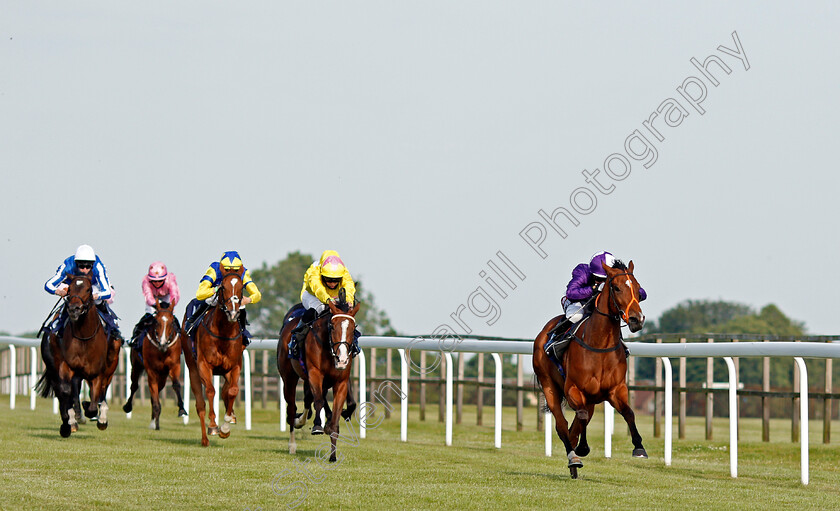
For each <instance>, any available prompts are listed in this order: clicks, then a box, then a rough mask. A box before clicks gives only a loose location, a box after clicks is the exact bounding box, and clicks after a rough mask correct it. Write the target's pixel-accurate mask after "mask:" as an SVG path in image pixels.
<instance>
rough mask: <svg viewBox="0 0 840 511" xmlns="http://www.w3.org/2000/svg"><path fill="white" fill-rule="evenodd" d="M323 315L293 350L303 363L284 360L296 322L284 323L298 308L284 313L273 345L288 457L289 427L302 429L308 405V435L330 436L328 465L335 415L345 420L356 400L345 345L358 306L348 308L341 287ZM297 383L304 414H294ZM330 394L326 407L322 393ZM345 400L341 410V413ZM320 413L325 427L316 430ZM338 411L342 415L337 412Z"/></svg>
mask: <svg viewBox="0 0 840 511" xmlns="http://www.w3.org/2000/svg"><path fill="white" fill-rule="evenodd" d="M327 304H328V306H329V312H328V313H327V314H324V315H322V316H320V317H319V318H317V319H316V320H315V321H314V322H313V323H312V328H311V330H310V331H309V333H308V335H307V336H306V339H305V340H304V342H303V343H302V344H301V345H300V346H298V349H299V350H300V353H301V358H302V359H303V360H302V362H303V363H301V361H300V360H295V359H293V358H291V357H290V356H289V341H290V340H291V338H292V331H293V330H294V329H295V327H296V326H297V325H298V322H299V321H300V318H293V319H288V318H289V316H290V315H291V313H292V312H294V311H295V310H296V309H297V308H299V307H300V305H297V306H295V307H293V308H292V310H290V311H289V314H287V320H285V321H284V322H283V327H282V329H281V330H280V340H279V341H278V343H277V370H278V371H279V372H280V377H281V378H283V386H284V387H283V395H284V397H285V398H286V422H287V423H288V424H289V431H290V432H289V454H295V451H296V449H297V443H296V442H295V429H299V428H302V427H303V426H304V424H306V420H307V418H308V417H309V416H310V415H311V414H312V412H311V409H310V408H311V405H312V403H313V402H314V404H315V419H314V421H315V422H314V425H313V427H312V434H313V435H318V434H322V433H324V432H326V433H327V434H328V435H330V443H331V444H332V449H331V452H330V461H333V462H334V461H336V447H335V444H336V439H337V438H338V432H339V422H338V417H339V413H340V415H341V417H343V418H344V420H350V417H352V416H353V412H354V411H355V410H356V400H355V399H354V397H353V392H352V391H351V385H350V376H351V374H352V373H353V356H352V355H351V352H350V347H351V345H352V343H353V332H354V331H355V330H356V318H355V316H356V313H357V312H359V307H360V306H361V303H359V302H358V301H357V302H356V303H355V305H354V306H353V307H352V308H350V306H349V304H348V303H347V301H346V295H345V291H344V288H342V289H341V290H340V291H339V295H338V304H337V305H336V303H335V302H333V301H332V300H331V301H329V302H327ZM299 379H302V380H303V387H304V412H303V413H302V414H300V415H299V416H298V415H297V414H296V411H297V406H296V404H295V394H296V390H297V382H298V380H299ZM330 388H332V390H333V406H332V410H330V407H329V405H328V404H327V400H326V394H327V390H329V389H330ZM345 402H346V404H347V409H346V410H343V408H344V405H345ZM322 409H324V410H325V414H326V416H327V423H326V425H325V427H324V428H321V425H320V424H321V410H322ZM342 410H343V411H342Z"/></svg>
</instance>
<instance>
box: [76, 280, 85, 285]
mask: <svg viewBox="0 0 840 511" xmlns="http://www.w3.org/2000/svg"><path fill="white" fill-rule="evenodd" d="M83 283H84V280H77V281H76V285H77V286H81V285H82V284H83Z"/></svg>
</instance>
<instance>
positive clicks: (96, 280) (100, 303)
mask: <svg viewBox="0 0 840 511" xmlns="http://www.w3.org/2000/svg"><path fill="white" fill-rule="evenodd" d="M76 275H85V276H88V277H90V280H91V285H92V290H91V291H92V293H93V300H94V302H95V303H96V308H97V309H99V312H100V317H102V319H103V321H105V324H106V326H107V327H108V330H109V335H110V336H112V337H115V338H119V339H122V334H120V328H119V323H118V321H117V320H119V318H118V317H117V315H116V314H114V311H113V310H111V308H110V307H109V306H108V303H109V302H110V301H113V299H112V296H113V289H112V288H111V283H110V282H109V281H108V272H107V271H106V270H105V265H104V264H103V263H102V260H101V259H99V256H98V255H97V254H96V252H94V250H93V247H91V246H90V245H79V248H77V249H76V253H75V254H73V255H71V256H70V257H68V258H67V259H65V260H64V261H63V262H62V263H61V264H60V265H59V266H58V269H57V270H56V272H55V275H53V276H52V278H51V279H49V280H48V281H47V282H46V283H45V284H44V290H46V291H47V293H50V294H52V295H58V296H62V297H63V296H66V295H67V289H68V288H69V286H68V284H67V281H68V280H70V279H71V278H73V277H74V276H76ZM66 320H67V308H66V307H64V306H63V305H62V308H61V313H60V314H59V318H58V320H57V321H54V322H53V323H51V325H50V330H52V331H53V332H54V333H57V334H59V333H60V332H61V330H62V329H63V326H64V322H65V321H66Z"/></svg>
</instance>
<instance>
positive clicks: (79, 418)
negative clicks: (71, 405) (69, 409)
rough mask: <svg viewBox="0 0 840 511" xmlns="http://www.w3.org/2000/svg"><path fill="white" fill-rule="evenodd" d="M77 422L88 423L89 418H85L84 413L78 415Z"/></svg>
mask: <svg viewBox="0 0 840 511" xmlns="http://www.w3.org/2000/svg"><path fill="white" fill-rule="evenodd" d="M77 422H78V423H79V424H87V419H85V416H84V415H80V416H79V417H78V420H77Z"/></svg>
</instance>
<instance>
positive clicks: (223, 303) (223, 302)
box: [216, 273, 244, 316]
mask: <svg viewBox="0 0 840 511" xmlns="http://www.w3.org/2000/svg"><path fill="white" fill-rule="evenodd" d="M230 278H238V279H239V280H240V281H241V280H242V275H240V274H238V273H228V274H227V275H225V276H224V277H222V280H221V282H219V290H218V291H216V296H217V297H218V298H217V304H218V305H217V306H218V307H220V308H221V309H222V312H224V313H225V314H228V315H229V313H230V311H231V308H228V306H227V302H231V304H232V305H233V307H232V308H235V309H236V314H237V316H238V315H239V307H237V305H238V304H239V302H240V301H241V300H242V297H241V296H239V295H237V294H236V293H234V294H233V295H232V296H231V297H230V298H227V299H226V298H225V293H224V290H225V286H224V283H225V280H227V279H230ZM243 289H244V286H243Z"/></svg>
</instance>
